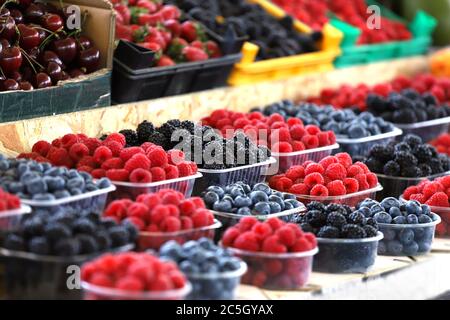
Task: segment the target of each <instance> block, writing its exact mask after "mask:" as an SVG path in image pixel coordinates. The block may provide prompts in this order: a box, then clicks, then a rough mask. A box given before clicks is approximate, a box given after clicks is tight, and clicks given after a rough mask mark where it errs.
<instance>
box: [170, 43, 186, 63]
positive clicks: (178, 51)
mask: <svg viewBox="0 0 450 320" xmlns="http://www.w3.org/2000/svg"><path fill="white" fill-rule="evenodd" d="M187 45H188V43H187V42H186V40H184V39H182V38H174V39H172V41H171V42H170V44H169V47H168V49H167V51H166V54H167V55H168V56H169V57H171V58H172V59H174V60H176V61H179V60H182V58H183V56H182V51H183V49H184V48H185V47H186V46H187Z"/></svg>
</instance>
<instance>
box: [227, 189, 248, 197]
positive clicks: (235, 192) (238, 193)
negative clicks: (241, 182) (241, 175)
mask: <svg viewBox="0 0 450 320" xmlns="http://www.w3.org/2000/svg"><path fill="white" fill-rule="evenodd" d="M230 195H231V196H232V197H233V198H236V197H238V196H243V195H245V192H244V190H242V188H239V187H233V188H232V189H231V190H230Z"/></svg>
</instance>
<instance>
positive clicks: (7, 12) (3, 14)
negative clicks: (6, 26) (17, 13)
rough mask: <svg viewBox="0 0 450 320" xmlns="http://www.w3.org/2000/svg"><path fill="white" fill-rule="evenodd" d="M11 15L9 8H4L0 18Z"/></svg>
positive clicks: (0, 12)
mask: <svg viewBox="0 0 450 320" xmlns="http://www.w3.org/2000/svg"><path fill="white" fill-rule="evenodd" d="M10 15H11V11H9V9H8V8H3V9H2V10H1V11H0V17H2V18H5V17H9V16H10Z"/></svg>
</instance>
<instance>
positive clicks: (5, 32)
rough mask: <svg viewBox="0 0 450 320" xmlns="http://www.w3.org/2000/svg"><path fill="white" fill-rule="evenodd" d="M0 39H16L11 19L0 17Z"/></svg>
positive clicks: (14, 23)
mask: <svg viewBox="0 0 450 320" xmlns="http://www.w3.org/2000/svg"><path fill="white" fill-rule="evenodd" d="M0 30H1V32H0V37H2V38H4V39H6V40H9V41H13V40H14V39H15V37H16V22H15V21H14V19H13V18H12V17H0Z"/></svg>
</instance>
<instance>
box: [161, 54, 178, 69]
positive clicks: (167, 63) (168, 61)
mask: <svg viewBox="0 0 450 320" xmlns="http://www.w3.org/2000/svg"><path fill="white" fill-rule="evenodd" d="M173 65H175V62H174V61H173V60H172V59H171V58H170V57H168V56H165V55H163V56H161V58H160V59H159V61H158V63H157V66H158V67H166V66H173Z"/></svg>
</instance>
